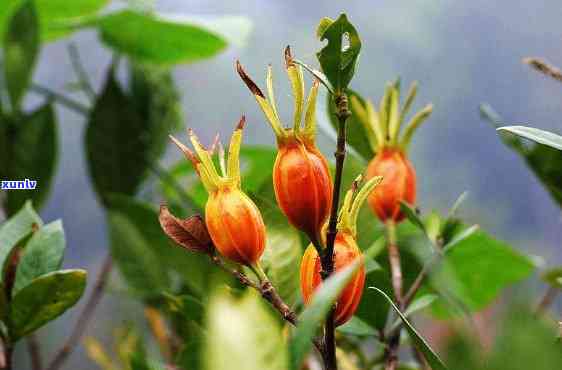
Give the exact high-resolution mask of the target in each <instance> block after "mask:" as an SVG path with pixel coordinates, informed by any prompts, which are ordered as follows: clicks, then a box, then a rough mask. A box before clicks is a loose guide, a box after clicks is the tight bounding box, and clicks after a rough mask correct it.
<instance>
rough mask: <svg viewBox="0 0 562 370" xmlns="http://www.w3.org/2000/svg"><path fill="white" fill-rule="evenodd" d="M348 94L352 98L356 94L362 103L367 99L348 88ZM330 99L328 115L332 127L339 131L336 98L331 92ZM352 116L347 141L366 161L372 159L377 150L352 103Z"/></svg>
mask: <svg viewBox="0 0 562 370" xmlns="http://www.w3.org/2000/svg"><path fill="white" fill-rule="evenodd" d="M347 96H348V98H349V99H351V98H352V97H353V96H355V97H356V98H357V99H359V101H360V102H361V104H365V100H364V99H363V97H361V96H360V95H359V94H358V93H357V92H355V91H353V90H351V89H347ZM326 98H327V99H328V100H327V102H326V107H327V108H328V117H329V118H330V123H331V124H332V127H333V128H334V129H335V130H336V131H337V129H338V126H339V121H338V118H337V117H336V105H335V103H334V99H333V97H332V96H331V95H330V94H327V95H326ZM349 109H350V110H351V116H350V117H349V118H348V119H347V124H346V130H347V138H346V139H347V143H348V144H349V146H351V147H352V148H353V149H354V150H355V151H356V152H357V153H358V154H359V155H360V156H361V157H362V158H363V159H364V160H365V161H370V160H371V159H372V158H373V157H374V156H375V152H374V151H373V148H372V147H371V145H370V144H369V139H368V138H367V135H366V133H365V128H364V126H363V124H362V123H361V121H359V118H358V116H357V112H356V111H355V109H354V108H353V106H352V105H350V108H349Z"/></svg>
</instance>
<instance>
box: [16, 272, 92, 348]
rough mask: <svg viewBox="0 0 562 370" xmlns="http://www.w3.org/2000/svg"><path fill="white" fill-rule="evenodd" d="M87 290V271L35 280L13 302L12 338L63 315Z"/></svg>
mask: <svg viewBox="0 0 562 370" xmlns="http://www.w3.org/2000/svg"><path fill="white" fill-rule="evenodd" d="M85 287H86V271H84V270H61V271H56V272H52V273H50V274H47V275H43V276H41V277H39V278H37V279H35V280H33V281H32V282H31V284H29V285H27V286H26V287H25V288H23V289H22V290H20V291H19V293H18V294H16V296H15V297H14V299H13V300H12V303H11V306H10V320H9V322H10V337H11V339H12V340H13V341H16V340H18V339H20V338H21V337H23V336H25V335H28V334H30V333H32V332H33V331H35V330H36V329H38V328H39V327H41V326H43V325H44V324H46V323H48V322H49V321H52V320H54V319H55V318H57V317H59V316H60V315H62V314H63V313H64V312H65V311H66V310H68V309H69V308H70V307H72V306H74V305H75V304H76V302H78V300H79V299H80V297H81V296H82V294H83V293H84V288H85Z"/></svg>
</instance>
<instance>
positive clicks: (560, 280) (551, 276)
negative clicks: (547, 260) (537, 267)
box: [541, 266, 562, 289]
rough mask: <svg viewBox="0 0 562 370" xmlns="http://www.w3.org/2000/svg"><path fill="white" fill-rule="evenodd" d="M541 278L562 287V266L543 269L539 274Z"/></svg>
mask: <svg viewBox="0 0 562 370" xmlns="http://www.w3.org/2000/svg"><path fill="white" fill-rule="evenodd" d="M541 278H542V280H543V281H544V282H546V283H548V284H550V285H552V286H554V287H558V288H560V289H562V267H561V266H558V267H554V268H551V269H548V270H546V271H544V272H543V273H542V274H541Z"/></svg>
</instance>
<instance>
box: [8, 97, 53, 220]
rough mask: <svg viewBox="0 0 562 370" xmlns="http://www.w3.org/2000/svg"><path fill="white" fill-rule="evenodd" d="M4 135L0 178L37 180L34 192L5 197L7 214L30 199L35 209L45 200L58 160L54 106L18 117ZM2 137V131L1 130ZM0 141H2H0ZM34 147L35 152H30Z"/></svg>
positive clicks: (29, 191) (21, 191)
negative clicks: (5, 138)
mask: <svg viewBox="0 0 562 370" xmlns="http://www.w3.org/2000/svg"><path fill="white" fill-rule="evenodd" d="M9 124H11V127H10V129H9V130H8V131H7V132H5V133H4V134H6V135H7V136H8V138H7V139H8V140H7V147H6V148H4V150H5V151H6V152H7V153H6V154H7V155H8V157H7V158H0V177H2V178H4V179H10V180H17V181H25V180H26V179H27V180H29V181H30V182H31V181H36V183H35V189H31V190H24V189H21V190H18V191H10V192H8V193H7V196H6V208H7V211H8V214H13V213H15V212H16V211H17V210H19V209H20V208H21V207H22V206H23V205H24V204H25V202H26V201H27V200H32V201H33V205H34V206H35V207H36V208H38V209H39V208H40V207H41V206H42V205H43V203H44V202H45V201H46V199H47V196H48V194H49V191H50V189H51V184H52V182H53V178H54V174H55V169H56V165H57V160H58V137H57V126H56V122H55V113H54V110H53V106H52V105H51V104H50V103H47V104H45V105H43V106H42V107H40V108H39V109H37V110H36V111H35V112H33V113H31V114H29V115H24V116H22V117H20V118H17V119H16V120H15V121H14V122H9ZM0 135H2V132H1V130H0ZM0 141H1V139H0ZM30 148H33V150H30Z"/></svg>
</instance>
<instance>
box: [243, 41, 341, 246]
mask: <svg viewBox="0 0 562 370" xmlns="http://www.w3.org/2000/svg"><path fill="white" fill-rule="evenodd" d="M285 66H286V69H287V74H288V75H289V81H290V84H291V89H292V92H293V97H294V101H295V103H294V105H295V107H294V116H293V126H292V128H285V127H284V126H283V124H282V123H281V120H280V118H279V115H278V113H277V106H276V103H275V95H274V91H273V78H272V71H271V66H269V67H268V70H267V79H266V80H267V91H268V97H267V98H266V96H265V95H264V94H263V92H262V91H261V90H260V88H259V87H258V86H257V85H256V84H255V83H254V82H253V81H252V79H251V78H250V77H249V76H248V75H247V74H246V72H245V71H244V69H243V68H242V66H241V64H240V63H239V62H237V63H236V69H237V71H238V74H239V75H240V77H241V78H242V80H243V81H244V83H245V84H246V85H247V86H248V88H249V89H250V91H251V92H252V94H253V95H254V97H255V99H256V101H257V102H258V104H259V106H260V107H261V109H262V111H263V112H264V114H265V117H266V119H267V120H268V122H269V124H270V125H271V127H272V129H273V131H274V132H275V136H276V137H277V146H278V152H277V159H276V161H275V166H274V168H273V186H274V190H275V197H276V199H277V203H278V205H279V207H280V208H281V210H282V211H283V213H284V214H285V216H286V217H287V219H288V220H289V222H290V223H291V224H292V225H293V226H294V227H296V228H297V229H299V230H301V231H303V232H305V233H306V234H307V235H308V236H309V238H311V239H314V240H318V239H320V235H319V233H320V229H321V227H322V225H323V224H324V222H325V221H326V219H327V218H328V215H329V212H330V206H331V203H332V181H331V178H330V171H329V168H328V162H327V161H326V158H325V157H324V156H323V155H322V153H320V151H319V150H318V149H317V148H316V144H315V136H316V117H315V111H316V98H317V96H318V86H319V82H318V81H314V83H313V85H312V88H311V90H310V93H309V95H308V97H307V99H306V103H305V99H304V79H303V73H302V68H301V67H300V66H297V65H296V64H295V62H294V60H293V57H292V55H291V51H290V49H289V47H287V48H286V49H285ZM303 115H304V125H303V127H301V123H302V120H303Z"/></svg>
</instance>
